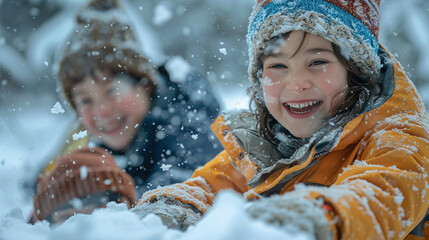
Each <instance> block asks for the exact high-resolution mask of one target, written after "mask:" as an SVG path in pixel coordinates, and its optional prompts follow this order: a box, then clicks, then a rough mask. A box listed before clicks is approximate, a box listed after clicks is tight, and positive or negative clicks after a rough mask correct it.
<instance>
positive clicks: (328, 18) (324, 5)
mask: <svg viewBox="0 0 429 240" xmlns="http://www.w3.org/2000/svg"><path fill="white" fill-rule="evenodd" d="M379 20H380V0H311V1H308V0H258V1H257V3H256V5H255V6H254V8H253V12H252V15H251V17H250V22H249V29H248V34H247V44H248V46H249V74H250V77H251V79H252V81H258V80H259V79H260V78H261V69H262V63H261V56H262V50H263V49H262V47H263V45H264V43H265V42H267V41H268V40H270V39H272V38H273V37H276V36H279V35H281V34H284V33H287V32H290V31H294V30H301V31H305V32H309V33H312V34H315V35H318V36H320V37H323V38H325V39H327V40H329V41H331V42H332V43H334V44H336V45H338V46H339V47H340V48H341V53H342V55H343V56H344V57H345V58H346V59H350V60H352V61H353V63H354V64H355V65H356V66H357V67H358V68H359V69H360V71H361V72H362V73H363V74H365V75H367V76H374V75H375V76H378V74H379V72H380V68H381V64H380V58H379V57H378V50H379V43H378V29H379Z"/></svg>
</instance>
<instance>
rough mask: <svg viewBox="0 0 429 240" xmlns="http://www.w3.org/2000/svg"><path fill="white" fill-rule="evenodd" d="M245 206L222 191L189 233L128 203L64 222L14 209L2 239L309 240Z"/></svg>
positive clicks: (1, 227)
mask: <svg viewBox="0 0 429 240" xmlns="http://www.w3.org/2000/svg"><path fill="white" fill-rule="evenodd" d="M244 208H245V202H244V200H242V198H241V196H240V195H238V194H236V193H234V192H232V191H224V192H221V193H220V194H219V196H218V198H217V199H216V201H215V203H214V206H213V208H212V209H211V211H210V212H209V213H208V214H206V215H205V216H204V217H203V218H202V220H201V221H200V222H198V223H197V224H196V225H195V226H191V227H190V228H189V229H188V231H186V232H180V231H177V230H172V229H167V227H166V226H164V225H163V224H162V222H161V219H160V218H159V217H158V216H155V215H148V216H147V217H145V218H144V219H143V220H140V219H139V217H138V216H137V215H135V214H134V213H132V212H131V211H128V209H127V207H126V205H125V204H116V203H109V204H108V205H107V208H104V209H98V210H96V211H94V213H92V214H91V215H83V214H77V215H74V216H73V217H71V218H69V219H68V220H67V221H66V222H64V223H63V224H61V225H49V223H48V222H46V221H43V222H38V223H36V224H35V225H30V224H27V223H26V222H25V218H24V216H23V213H22V210H21V209H18V208H15V209H13V210H11V211H10V212H9V213H8V214H7V215H6V216H5V217H4V218H3V219H0V239H3V240H12V239H35V240H51V239H62V240H72V239H81V240H97V239H100V240H110V239H111V240H117V239H129V240H134V239H135V240H137V239H138V240H152V239H153V240H155V239H156V240H173V239H175V240H176V239H179V240H185V239H186V240H200V239H205V240H221V239H222V240H223V239H246V240H260V239H298V240H309V239H308V238H304V237H302V236H296V235H294V236H292V235H288V234H287V233H286V232H283V231H282V230H280V229H276V228H274V227H272V226H269V225H267V224H265V223H263V222H259V221H256V220H253V219H251V218H250V217H248V216H247V215H246V213H245V211H244Z"/></svg>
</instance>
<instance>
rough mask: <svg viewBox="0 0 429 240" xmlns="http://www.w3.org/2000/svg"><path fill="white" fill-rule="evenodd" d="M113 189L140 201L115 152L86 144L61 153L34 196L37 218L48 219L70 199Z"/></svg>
mask: <svg viewBox="0 0 429 240" xmlns="http://www.w3.org/2000/svg"><path fill="white" fill-rule="evenodd" d="M103 192H112V193H117V194H119V195H120V196H122V197H125V198H126V199H127V200H128V201H129V202H130V203H131V204H132V205H133V204H134V203H135V201H136V196H135V194H136V193H135V185H134V181H133V179H132V178H131V176H130V175H128V174H127V173H125V172H124V171H123V170H122V169H120V168H119V167H118V166H117V165H116V163H115V160H114V159H113V156H112V155H111V154H110V153H108V152H106V151H105V150H103V149H101V148H94V149H91V148H84V149H80V150H77V151H75V152H72V153H70V154H67V155H65V156H63V157H61V158H60V159H59V160H58V162H57V163H56V166H55V167H54V169H53V170H52V172H51V173H50V174H49V175H48V176H45V177H43V178H42V179H40V180H39V183H38V186H37V193H36V195H35V197H34V202H33V203H34V213H33V216H32V218H33V220H34V222H36V221H37V220H44V219H47V218H48V217H49V216H50V215H51V214H52V213H53V212H54V211H55V210H56V209H57V208H60V207H62V206H64V205H66V204H67V203H68V202H69V201H70V200H72V199H75V198H82V197H85V196H88V195H92V194H97V193H103Z"/></svg>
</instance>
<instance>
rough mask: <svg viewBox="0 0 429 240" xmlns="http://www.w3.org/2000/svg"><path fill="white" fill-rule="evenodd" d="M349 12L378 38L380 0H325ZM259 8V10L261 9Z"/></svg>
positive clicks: (263, 0) (261, 1) (261, 3)
mask: <svg viewBox="0 0 429 240" xmlns="http://www.w3.org/2000/svg"><path fill="white" fill-rule="evenodd" d="M303 1H304V0H303ZM325 1H326V2H329V3H331V4H334V5H335V6H338V7H340V8H342V9H344V10H345V11H347V12H349V13H350V14H351V15H353V16H354V17H355V18H357V19H359V20H360V21H361V22H362V23H363V24H365V26H366V27H368V28H369V30H370V31H371V32H372V33H373V34H374V36H375V37H376V38H377V39H378V31H379V23H380V0H325ZM270 2H272V0H258V3H257V6H258V7H259V9H261V8H263V7H264V6H265V5H267V4H268V3H270ZM259 9H258V10H259Z"/></svg>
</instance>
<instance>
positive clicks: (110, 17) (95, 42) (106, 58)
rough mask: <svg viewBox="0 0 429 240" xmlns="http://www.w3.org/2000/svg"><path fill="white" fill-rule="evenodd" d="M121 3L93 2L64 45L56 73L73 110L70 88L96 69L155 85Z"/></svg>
mask: <svg viewBox="0 0 429 240" xmlns="http://www.w3.org/2000/svg"><path fill="white" fill-rule="evenodd" d="M120 3H121V1H118V0H92V1H90V2H89V3H88V4H87V5H86V6H85V7H84V8H83V9H82V10H81V11H80V12H79V13H78V15H77V18H76V20H77V24H76V28H75V30H74V31H73V32H72V34H71V35H70V37H69V39H68V41H67V42H66V46H65V49H64V52H63V54H62V56H61V60H60V66H59V73H58V76H59V80H60V82H61V85H62V89H63V93H64V95H65V98H66V99H67V100H68V102H69V103H70V104H71V105H72V107H75V105H74V103H73V101H71V100H72V99H71V92H70V91H71V89H72V87H73V85H74V84H75V83H76V82H79V81H80V80H81V79H82V78H83V77H84V76H85V75H91V74H92V73H93V70H94V69H97V68H98V69H108V70H112V71H114V72H124V73H129V74H131V75H132V76H134V77H136V78H137V80H140V79H141V78H147V79H149V80H150V81H151V82H152V83H154V84H155V83H156V82H157V77H158V75H157V73H156V70H155V66H154V63H153V62H152V59H149V58H148V57H147V56H146V54H145V52H144V49H143V44H144V43H142V41H141V40H140V39H139V38H138V37H137V34H136V33H135V32H133V29H132V27H131V19H129V18H128V16H127V14H126V11H125V8H124V6H122V5H121V4H120ZM145 82H146V81H145Z"/></svg>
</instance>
